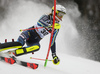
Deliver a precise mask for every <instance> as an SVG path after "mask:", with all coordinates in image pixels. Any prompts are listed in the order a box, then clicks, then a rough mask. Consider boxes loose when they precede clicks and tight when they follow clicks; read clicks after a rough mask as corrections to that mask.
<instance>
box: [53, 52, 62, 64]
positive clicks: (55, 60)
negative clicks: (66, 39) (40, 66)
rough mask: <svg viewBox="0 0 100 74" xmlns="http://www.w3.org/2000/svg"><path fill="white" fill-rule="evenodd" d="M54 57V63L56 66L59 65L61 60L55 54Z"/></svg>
mask: <svg viewBox="0 0 100 74" xmlns="http://www.w3.org/2000/svg"><path fill="white" fill-rule="evenodd" d="M52 57H53V63H54V64H55V65H59V63H60V59H59V58H58V56H57V55H56V54H55V53H53V54H52Z"/></svg>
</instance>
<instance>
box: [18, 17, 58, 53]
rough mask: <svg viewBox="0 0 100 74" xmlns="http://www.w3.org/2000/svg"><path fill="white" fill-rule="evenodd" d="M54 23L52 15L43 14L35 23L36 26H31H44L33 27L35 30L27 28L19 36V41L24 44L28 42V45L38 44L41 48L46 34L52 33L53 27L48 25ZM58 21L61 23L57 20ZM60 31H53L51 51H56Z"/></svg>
mask: <svg viewBox="0 0 100 74" xmlns="http://www.w3.org/2000/svg"><path fill="white" fill-rule="evenodd" d="M52 23H53V18H52V15H43V16H42V17H41V18H40V19H39V20H38V22H37V24H35V25H34V26H32V27H30V28H29V29H31V28H38V27H43V28H41V29H33V30H27V31H23V32H22V33H21V35H20V36H19V38H18V40H17V41H18V42H20V43H21V44H22V45H24V44H25V43H26V44H27V47H30V46H34V45H38V46H39V48H40V44H39V42H40V40H41V39H42V38H44V36H46V35H48V34H50V33H51V31H52V28H48V26H51V25H52ZM56 23H59V22H57V21H56ZM58 32H59V29H55V30H54V33H53V39H52V43H51V51H52V53H56V42H55V40H56V36H57V34H58Z"/></svg>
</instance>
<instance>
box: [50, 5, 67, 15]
mask: <svg viewBox="0 0 100 74" xmlns="http://www.w3.org/2000/svg"><path fill="white" fill-rule="evenodd" d="M52 11H54V6H53V7H52ZM59 12H63V13H64V14H66V8H65V7H64V6H62V5H56V13H59Z"/></svg>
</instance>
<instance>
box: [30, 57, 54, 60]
mask: <svg viewBox="0 0 100 74" xmlns="http://www.w3.org/2000/svg"><path fill="white" fill-rule="evenodd" d="M30 59H35V60H41V61H45V59H39V58H33V57H30ZM48 61H53V60H48Z"/></svg>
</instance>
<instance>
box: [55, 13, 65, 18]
mask: <svg viewBox="0 0 100 74" xmlns="http://www.w3.org/2000/svg"><path fill="white" fill-rule="evenodd" d="M64 14H65V13H63V12H58V13H57V16H58V17H63V16H64Z"/></svg>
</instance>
